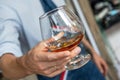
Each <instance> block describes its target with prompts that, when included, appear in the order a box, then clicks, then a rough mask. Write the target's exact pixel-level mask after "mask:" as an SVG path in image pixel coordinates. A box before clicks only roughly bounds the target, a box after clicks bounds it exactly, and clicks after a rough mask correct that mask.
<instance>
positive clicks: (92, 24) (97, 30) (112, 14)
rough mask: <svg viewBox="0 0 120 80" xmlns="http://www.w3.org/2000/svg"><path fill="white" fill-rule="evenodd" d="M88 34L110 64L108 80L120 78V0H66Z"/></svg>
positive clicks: (90, 40)
mask: <svg viewBox="0 0 120 80" xmlns="http://www.w3.org/2000/svg"><path fill="white" fill-rule="evenodd" d="M66 2H67V5H68V7H69V8H71V9H72V10H73V11H74V12H75V13H76V14H77V15H78V17H79V18H80V19H81V20H82V22H83V25H84V27H85V29H86V36H87V38H88V40H89V42H90V43H91V45H92V46H93V47H94V49H95V50H96V51H97V52H98V53H99V55H101V56H102V57H103V58H104V59H105V61H106V62H107V64H108V66H109V71H108V75H107V77H106V79H107V80H120V0H66Z"/></svg>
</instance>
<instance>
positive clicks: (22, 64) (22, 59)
mask: <svg viewBox="0 0 120 80" xmlns="http://www.w3.org/2000/svg"><path fill="white" fill-rule="evenodd" d="M25 61H26V59H25V56H22V57H18V58H16V63H17V64H18V66H19V67H20V68H21V69H22V70H24V72H25V73H26V74H27V75H30V74H33V72H32V71H30V70H29V69H28V67H27V65H26V64H25Z"/></svg>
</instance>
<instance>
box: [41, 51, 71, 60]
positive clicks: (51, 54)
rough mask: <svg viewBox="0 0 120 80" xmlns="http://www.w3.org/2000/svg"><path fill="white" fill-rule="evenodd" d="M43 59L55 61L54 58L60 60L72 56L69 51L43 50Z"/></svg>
mask: <svg viewBox="0 0 120 80" xmlns="http://www.w3.org/2000/svg"><path fill="white" fill-rule="evenodd" d="M39 57H40V60H41V61H47V62H49V61H54V60H60V59H63V58H67V57H70V52H69V51H63V52H43V53H42V55H39Z"/></svg>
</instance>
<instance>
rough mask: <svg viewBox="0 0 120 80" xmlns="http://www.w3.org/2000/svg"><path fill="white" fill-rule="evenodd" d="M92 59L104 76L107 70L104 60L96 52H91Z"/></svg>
mask: <svg viewBox="0 0 120 80" xmlns="http://www.w3.org/2000/svg"><path fill="white" fill-rule="evenodd" d="M93 60H94V62H95V63H96V65H97V67H98V68H99V70H100V72H101V73H102V74H103V75H104V76H105V75H106V74H107V70H108V66H107V64H106V62H105V61H104V60H103V59H102V57H100V56H99V55H98V54H97V53H96V52H94V54H93Z"/></svg>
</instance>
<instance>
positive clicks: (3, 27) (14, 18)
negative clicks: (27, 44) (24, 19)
mask: <svg viewBox="0 0 120 80" xmlns="http://www.w3.org/2000/svg"><path fill="white" fill-rule="evenodd" d="M20 26H21V24H20V19H19V17H18V14H17V12H16V11H15V10H14V9H13V8H11V7H8V6H5V5H0V56H2V55H3V54H5V53H12V54H14V55H15V56H17V57H19V56H21V55H22V51H21V48H20V42H19V30H20Z"/></svg>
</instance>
